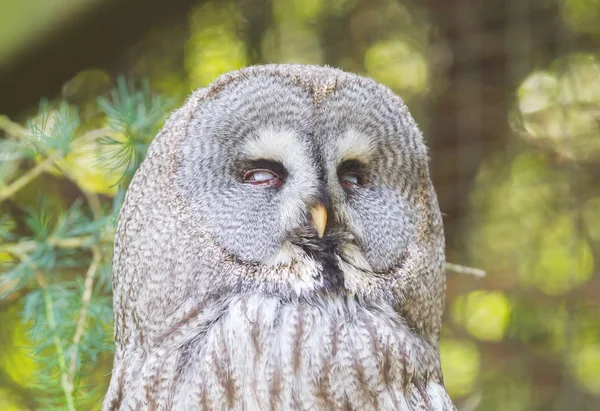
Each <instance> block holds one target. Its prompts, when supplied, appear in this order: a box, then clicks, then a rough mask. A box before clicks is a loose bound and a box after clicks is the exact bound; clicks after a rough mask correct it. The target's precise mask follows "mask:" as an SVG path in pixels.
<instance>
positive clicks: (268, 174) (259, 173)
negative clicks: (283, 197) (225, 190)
mask: <svg viewBox="0 0 600 411" xmlns="http://www.w3.org/2000/svg"><path fill="white" fill-rule="evenodd" d="M243 180H244V182H246V183H250V184H267V185H274V186H278V185H280V184H281V177H279V176H278V175H277V174H276V173H275V172H274V171H271V170H266V169H260V168H259V169H254V170H248V171H246V173H244V178H243Z"/></svg>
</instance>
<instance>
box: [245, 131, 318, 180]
mask: <svg viewBox="0 0 600 411" xmlns="http://www.w3.org/2000/svg"><path fill="white" fill-rule="evenodd" d="M302 148H303V144H302V142H301V141H300V139H298V137H297V136H296V134H295V133H294V132H293V131H289V130H276V129H271V128H265V129H261V130H259V131H258V132H257V133H256V136H255V137H250V138H249V139H248V140H247V141H245V142H244V144H243V146H242V150H241V152H242V154H243V155H244V156H245V157H246V159H247V160H271V161H276V162H279V163H281V164H283V166H285V168H287V169H288V170H290V171H292V172H302V171H304V172H305V173H306V172H307V170H308V168H309V167H308V165H309V164H310V157H309V156H308V153H307V151H306V150H303V149H302Z"/></svg>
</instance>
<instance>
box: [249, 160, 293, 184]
mask: <svg viewBox="0 0 600 411" xmlns="http://www.w3.org/2000/svg"><path fill="white" fill-rule="evenodd" d="M240 166H241V167H240V168H241V169H242V170H245V171H244V172H243V175H242V181H243V182H244V183H247V184H252V185H262V186H267V187H279V186H280V185H281V184H282V183H283V180H284V179H285V177H286V176H287V173H286V171H285V168H284V167H283V165H282V164H281V163H279V162H277V161H272V160H252V161H247V162H244V163H242V164H240Z"/></svg>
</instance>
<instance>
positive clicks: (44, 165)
mask: <svg viewBox="0 0 600 411" xmlns="http://www.w3.org/2000/svg"><path fill="white" fill-rule="evenodd" d="M2 120H3V121H4V122H5V123H7V124H12V125H14V124H15V123H12V122H11V121H10V120H8V118H7V117H2V116H0V129H2ZM5 126H6V124H5ZM11 127H12V126H11ZM13 128H14V127H13ZM11 129H12V128H11ZM23 132H24V133H26V134H25V137H26V136H27V130H25V131H20V133H23ZM109 132H110V130H109V129H108V128H99V129H95V130H90V131H88V132H87V133H85V134H84V135H83V136H81V137H80V138H78V139H77V140H75V141H74V142H73V147H72V149H71V151H73V150H75V149H76V148H77V147H79V146H82V145H84V144H86V143H89V142H92V141H94V140H96V139H98V138H101V137H104V136H106V135H107V134H108V133H109ZM19 136H21V134H19ZM62 157H63V154H62V153H55V154H54V155H52V156H50V157H48V158H47V159H46V160H44V161H43V162H41V163H39V164H38V165H36V166H35V167H34V168H32V169H31V170H29V171H28V172H27V173H25V174H24V175H22V176H21V177H19V178H18V179H16V180H15V181H13V182H12V183H11V184H9V185H7V186H6V187H4V188H3V189H2V190H0V203H2V202H3V201H4V200H6V199H7V198H10V197H12V196H13V195H15V193H16V192H17V191H19V190H20V189H22V188H23V187H25V186H26V185H27V184H28V183H29V182H31V181H32V180H33V179H35V178H36V177H38V176H39V175H40V174H42V173H44V172H46V171H48V170H49V169H50V168H52V166H54V164H55V162H56V160H59V159H60V158H62ZM84 194H85V193H84ZM98 204H99V203H98ZM95 206H96V204H95V203H94V201H93V199H92V202H91V203H90V207H95Z"/></svg>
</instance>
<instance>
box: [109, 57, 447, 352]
mask: <svg viewBox="0 0 600 411" xmlns="http://www.w3.org/2000/svg"><path fill="white" fill-rule="evenodd" d="M427 161H428V159H427V153H426V148H425V145H424V142H423V138H422V136H421V133H420V131H419V130H418V128H417V126H416V124H415V122H414V120H413V118H412V117H411V115H410V113H409V112H408V110H407V108H406V106H405V105H404V103H403V102H402V100H401V99H400V98H399V97H397V96H395V95H394V94H393V93H392V92H391V91H390V90H389V89H387V88H386V87H384V86H382V85H380V84H378V83H376V82H375V81H373V80H370V79H368V78H365V77H360V76H357V75H353V74H349V73H345V72H343V71H340V70H337V69H332V68H322V67H316V66H296V65H272V66H262V67H251V68H247V69H244V70H241V71H238V72H234V73H230V74H227V75H225V76H222V77H221V78H219V79H218V80H217V81H216V82H215V83H213V84H212V85H210V86H209V87H207V88H205V89H202V90H200V91H198V92H196V93H195V94H193V95H192V96H191V97H190V99H189V100H188V101H187V103H186V104H185V105H184V106H183V107H182V108H181V109H180V110H178V111H177V112H176V113H174V114H173V116H172V117H171V119H170V120H169V121H168V122H167V124H166V125H165V127H164V129H163V131H162V132H161V133H160V134H159V136H158V137H157V138H156V140H155V141H154V142H153V143H152V146H151V148H150V151H149V154H148V156H147V158H146V159H145V161H144V162H143V164H142V166H141V167H140V170H139V171H138V173H137V174H136V176H135V178H134V180H133V182H132V185H131V187H130V189H129V192H128V194H127V198H126V201H125V205H124V208H123V212H122V214H121V217H120V224H119V234H118V237H117V242H116V252H115V299H116V302H115V307H117V306H118V308H119V309H121V310H123V309H128V310H133V312H134V314H132V315H133V316H137V319H135V320H132V323H136V324H137V323H139V322H140V321H156V320H157V319H158V320H159V321H160V319H166V318H168V317H169V315H171V313H172V311H173V310H174V309H176V307H178V306H179V305H180V304H182V303H183V302H184V301H189V300H190V299H191V300H194V301H197V302H198V303H201V302H203V301H206V300H209V299H212V300H215V299H219V298H222V297H223V296H226V295H229V294H233V293H237V294H239V293H267V294H270V295H275V296H279V297H280V298H282V299H304V300H307V301H310V300H311V299H315V298H328V296H332V295H336V296H339V295H343V296H346V297H347V298H355V299H357V300H358V301H361V302H362V303H364V304H377V302H378V301H382V300H385V301H386V302H387V303H390V304H392V305H393V306H394V307H396V308H397V310H398V311H399V312H400V313H401V314H402V315H403V317H404V318H405V320H406V321H407V322H408V324H409V325H410V326H411V327H412V328H413V329H415V330H416V331H417V332H419V333H420V334H421V335H422V336H423V337H424V338H427V339H430V340H431V341H437V338H438V334H439V327H440V321H441V312H442V300H443V293H444V284H445V280H444V274H443V263H444V253H443V248H444V240H443V229H442V222H441V217H440V212H439V208H438V205H437V200H436V197H435V193H434V191H433V188H432V185H431V182H430V179H429V173H428V166H427ZM165 307H166V308H165ZM170 310H171V311H170ZM141 317H144V318H141ZM122 321H125V322H127V319H123V320H122Z"/></svg>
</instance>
